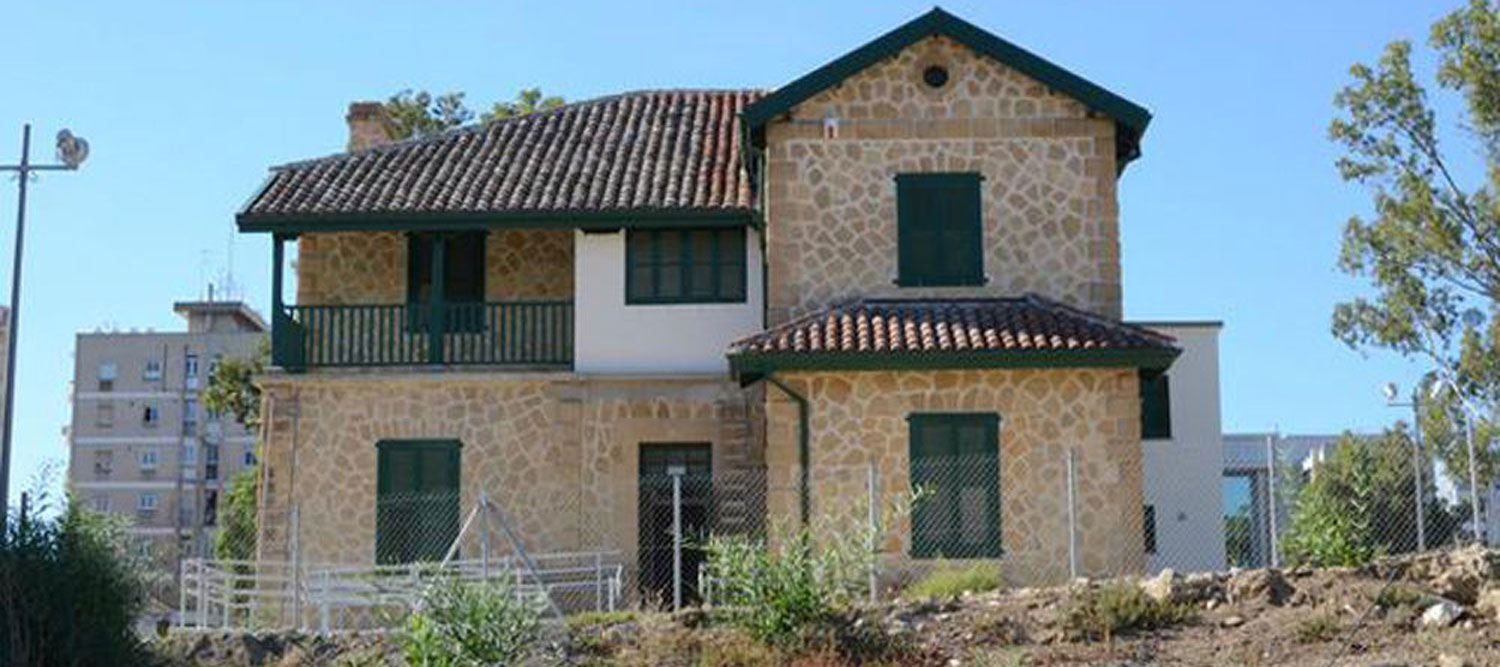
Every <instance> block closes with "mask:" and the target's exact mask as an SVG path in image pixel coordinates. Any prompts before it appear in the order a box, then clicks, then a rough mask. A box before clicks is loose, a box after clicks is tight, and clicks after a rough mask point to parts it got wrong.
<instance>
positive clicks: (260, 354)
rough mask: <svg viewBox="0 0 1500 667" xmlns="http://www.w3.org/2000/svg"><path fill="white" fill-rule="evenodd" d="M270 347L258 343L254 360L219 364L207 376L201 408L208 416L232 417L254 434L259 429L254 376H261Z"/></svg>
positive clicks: (233, 359) (258, 408) (257, 395)
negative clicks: (223, 415) (223, 414)
mask: <svg viewBox="0 0 1500 667" xmlns="http://www.w3.org/2000/svg"><path fill="white" fill-rule="evenodd" d="M270 355H271V353H270V347H269V345H268V344H267V343H266V341H264V340H262V341H261V343H260V345H259V346H258V347H257V349H256V351H255V356H253V357H247V358H229V359H224V360H223V361H220V362H219V363H218V365H217V366H215V367H214V369H213V372H211V373H209V375H208V387H207V388H205V389H204V390H203V407H205V408H208V409H209V410H210V411H211V412H222V413H228V414H231V415H234V420H235V421H236V422H239V424H240V425H242V426H244V427H245V428H248V429H251V430H254V429H255V428H256V427H257V426H259V425H260V388H259V387H256V386H255V382H254V380H255V376H256V375H259V374H261V373H264V372H265V370H266V361H267V360H269V359H270Z"/></svg>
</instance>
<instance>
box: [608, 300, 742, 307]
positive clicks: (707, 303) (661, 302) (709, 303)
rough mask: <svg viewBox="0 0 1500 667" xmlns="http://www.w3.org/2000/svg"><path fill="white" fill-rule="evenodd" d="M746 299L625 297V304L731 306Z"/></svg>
mask: <svg viewBox="0 0 1500 667" xmlns="http://www.w3.org/2000/svg"><path fill="white" fill-rule="evenodd" d="M748 302H749V300H748V299H743V298H741V299H626V300H625V305H626V306H714V305H719V306H733V305H738V304H744V303H748Z"/></svg>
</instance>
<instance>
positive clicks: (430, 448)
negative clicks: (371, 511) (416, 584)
mask: <svg viewBox="0 0 1500 667" xmlns="http://www.w3.org/2000/svg"><path fill="white" fill-rule="evenodd" d="M376 447H377V448H378V456H379V460H378V464H377V471H376V475H377V480H376V500H375V562H377V563H379V564H381V565H394V564H401V563H412V562H417V561H439V560H442V559H443V556H444V555H445V554H447V553H448V549H449V548H450V547H451V546H453V541H454V540H456V539H458V521H459V518H458V492H459V487H458V479H459V449H460V445H459V442H458V441H457V440H384V441H381V442H380V443H379V444H377V445H376Z"/></svg>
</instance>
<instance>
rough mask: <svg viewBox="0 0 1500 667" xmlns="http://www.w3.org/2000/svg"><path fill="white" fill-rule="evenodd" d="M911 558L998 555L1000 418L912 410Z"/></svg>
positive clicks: (984, 415) (999, 547) (978, 414)
mask: <svg viewBox="0 0 1500 667" xmlns="http://www.w3.org/2000/svg"><path fill="white" fill-rule="evenodd" d="M907 421H908V425H909V428H910V446H911V461H910V465H911V473H910V474H911V485H912V490H913V492H914V493H921V494H923V495H922V498H921V500H919V501H918V502H917V503H915V505H914V507H913V508H912V522H911V525H912V536H911V555H912V557H913V558H997V557H999V556H1000V553H1001V545H1000V416H999V415H997V414H994V413H952V414H914V415H911V416H910V417H909V418H908V419H907Z"/></svg>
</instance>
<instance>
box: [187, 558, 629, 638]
mask: <svg viewBox="0 0 1500 667" xmlns="http://www.w3.org/2000/svg"><path fill="white" fill-rule="evenodd" d="M532 561H533V564H534V565H535V566H536V568H537V569H536V570H535V571H534V572H533V571H531V570H528V569H526V565H525V564H524V563H522V562H521V560H520V559H519V558H516V557H513V556H510V557H500V558H495V559H491V560H479V559H468V560H453V561H449V562H446V563H412V564H405V565H363V566H349V565H302V564H297V563H288V562H281V561H267V560H260V561H246V560H212V559H203V558H189V559H185V560H183V562H182V585H181V586H180V587H179V588H178V595H179V600H178V616H177V618H178V626H179V627H182V628H191V629H197V630H204V629H210V628H221V629H230V628H248V629H256V628H265V627H299V628H315V629H316V630H317V631H318V632H324V633H327V632H339V631H345V630H368V629H375V628H381V627H389V626H391V625H392V624H394V623H399V622H400V621H401V619H402V616H403V614H404V613H405V612H406V611H407V610H409V609H411V608H412V607H413V606H414V605H415V604H416V603H417V602H418V601H419V600H420V599H421V597H422V595H423V594H424V592H425V591H426V590H427V589H428V588H429V587H430V586H431V585H432V584H433V582H435V581H437V580H439V579H442V578H446V579H450V580H451V579H457V580H461V581H471V582H477V581H496V580H506V581H507V582H509V583H510V590H512V591H514V592H515V594H516V595H523V596H529V597H535V598H537V599H549V600H551V601H552V602H553V603H554V604H556V605H557V606H558V608H559V609H562V610H565V611H566V612H570V613H572V612H579V611H613V610H615V609H619V608H621V607H622V606H623V605H624V595H625V589H624V581H625V568H624V566H623V565H622V563H621V554H620V553H619V552H617V551H593V552H578V553H556V554H539V555H536V556H532Z"/></svg>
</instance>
